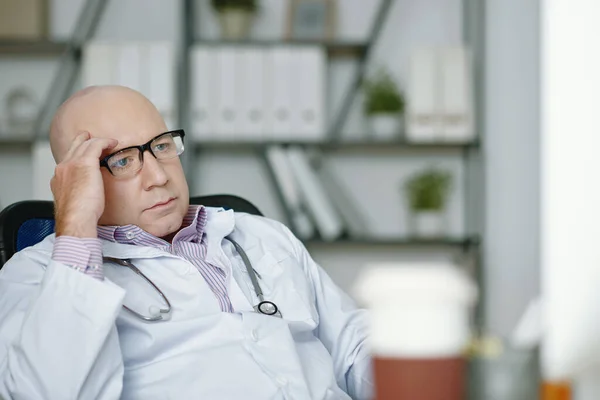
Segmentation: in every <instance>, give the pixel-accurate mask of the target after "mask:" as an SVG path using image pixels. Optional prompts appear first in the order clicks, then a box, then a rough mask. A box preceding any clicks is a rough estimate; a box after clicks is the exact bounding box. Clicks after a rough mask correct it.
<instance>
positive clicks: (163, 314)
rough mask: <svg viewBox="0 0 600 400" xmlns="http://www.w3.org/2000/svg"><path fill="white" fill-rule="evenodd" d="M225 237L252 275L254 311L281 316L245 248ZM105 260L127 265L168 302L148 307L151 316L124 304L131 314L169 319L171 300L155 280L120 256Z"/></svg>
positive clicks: (152, 319) (144, 317)
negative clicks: (264, 289) (160, 305)
mask: <svg viewBox="0 0 600 400" xmlns="http://www.w3.org/2000/svg"><path fill="white" fill-rule="evenodd" d="M225 239H227V240H228V241H230V242H231V244H233V246H234V247H235V249H236V250H237V252H238V253H239V254H240V256H241V257H242V261H243V262H244V266H245V267H246V271H248V275H249V276H250V280H251V281H252V286H253V287H254V291H255V292H256V296H257V297H258V300H259V303H258V304H256V305H255V306H254V311H256V312H258V313H260V314H264V315H270V316H273V317H279V318H281V311H279V308H278V307H277V305H276V304H275V303H273V302H272V301H269V300H265V297H264V295H263V292H262V289H261V288H260V285H259V284H258V279H257V275H258V272H256V271H255V270H254V268H253V267H252V263H251V262H250V260H249V259H248V255H247V254H246V252H245V251H244V249H242V246H240V245H239V244H238V243H237V242H236V241H235V240H233V239H231V238H230V237H225ZM104 262H110V263H114V264H117V265H120V266H122V267H127V268H129V269H130V270H132V271H133V272H135V273H136V274H137V275H139V276H140V277H142V278H143V279H144V280H145V281H146V282H147V283H148V284H149V285H150V286H152V287H153V288H154V290H156V292H157V293H158V294H159V295H160V297H161V298H162V299H163V301H164V302H165V304H166V307H165V308H159V307H156V306H150V307H149V308H148V311H149V312H150V314H151V315H150V316H147V315H144V314H140V313H138V312H137V311H134V310H132V309H131V308H129V307H127V306H126V305H125V304H123V308H124V309H125V310H127V311H129V312H130V313H131V314H133V315H134V316H136V317H137V318H139V319H141V320H143V321H147V322H157V321H164V320H167V319H168V318H167V317H168V316H169V315H170V313H171V302H169V299H168V298H167V296H165V294H164V293H163V292H162V290H160V289H159V288H158V286H156V285H155V284H154V282H152V281H151V280H150V279H149V278H148V277H147V276H146V275H144V274H143V273H142V271H140V270H139V268H137V267H136V266H135V265H133V263H132V262H131V261H129V260H123V259H120V258H114V257H104Z"/></svg>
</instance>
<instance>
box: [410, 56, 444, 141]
mask: <svg viewBox="0 0 600 400" xmlns="http://www.w3.org/2000/svg"><path fill="white" fill-rule="evenodd" d="M438 68H439V67H438V51H437V49H436V48H434V47H421V48H419V49H417V50H415V51H414V52H413V53H412V55H411V58H410V68H409V80H408V91H407V92H408V99H409V101H408V104H407V120H406V137H407V139H408V140H409V141H412V142H432V141H435V140H438V139H439V137H440V132H441V121H440V112H439V93H440V90H439V87H440V84H439V73H438Z"/></svg>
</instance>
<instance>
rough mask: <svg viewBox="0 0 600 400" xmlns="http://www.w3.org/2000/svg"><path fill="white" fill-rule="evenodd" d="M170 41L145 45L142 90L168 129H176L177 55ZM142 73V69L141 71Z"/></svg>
mask: <svg viewBox="0 0 600 400" xmlns="http://www.w3.org/2000/svg"><path fill="white" fill-rule="evenodd" d="M173 53H174V51H173V46H172V45H171V44H170V43H169V42H156V43H152V44H149V45H146V46H144V56H145V57H143V63H142V65H141V69H142V70H144V69H145V70H146V71H147V72H146V74H145V75H144V76H145V79H144V82H143V90H142V92H143V93H144V94H145V95H146V96H147V97H148V99H150V101H151V102H152V103H154V105H155V106H156V108H157V109H158V111H160V113H161V115H162V116H163V118H164V120H165V123H166V124H167V128H168V129H175V128H176V127H175V123H176V121H177V110H176V100H175V84H176V82H175V55H174V54H173ZM139 73H140V75H141V74H142V71H139Z"/></svg>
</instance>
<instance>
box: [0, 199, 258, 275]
mask: <svg viewBox="0 0 600 400" xmlns="http://www.w3.org/2000/svg"><path fill="white" fill-rule="evenodd" d="M190 204H202V205H205V206H208V207H223V208H225V209H232V210H234V211H237V212H246V213H249V214H253V215H261V216H262V215H263V214H262V213H261V212H260V210H259V209H258V208H257V207H256V206H255V205H254V204H252V203H251V202H249V201H248V200H246V199H243V198H241V197H239V196H234V195H229V194H216V195H210V196H195V197H191V198H190ZM53 232H54V204H53V202H51V201H43V200H25V201H19V202H17V203H14V204H11V205H9V206H8V207H6V208H5V209H4V210H2V211H0V268H2V266H3V265H4V263H6V261H8V259H9V258H11V257H12V256H13V254H15V253H16V252H17V251H20V250H22V249H24V248H25V247H29V246H33V245H34V244H36V243H38V242H41V241H42V240H43V239H44V238H45V237H46V236H48V235H50V234H51V233H53Z"/></svg>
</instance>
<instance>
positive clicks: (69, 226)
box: [55, 221, 98, 239]
mask: <svg viewBox="0 0 600 400" xmlns="http://www.w3.org/2000/svg"><path fill="white" fill-rule="evenodd" d="M55 232H56V237H59V236H73V237H78V238H89V239H96V238H98V225H97V224H95V223H94V224H91V223H89V222H87V223H82V222H80V223H60V222H58V221H57V222H56V227H55Z"/></svg>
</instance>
